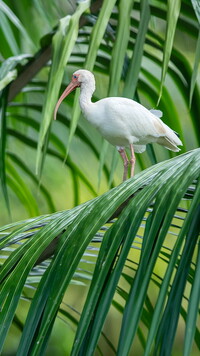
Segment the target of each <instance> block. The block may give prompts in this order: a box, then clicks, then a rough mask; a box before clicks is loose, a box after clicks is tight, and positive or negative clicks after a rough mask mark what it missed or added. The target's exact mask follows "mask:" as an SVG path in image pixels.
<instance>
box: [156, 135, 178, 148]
mask: <svg viewBox="0 0 200 356" xmlns="http://www.w3.org/2000/svg"><path fill="white" fill-rule="evenodd" d="M174 136H175V140H174V139H172V137H168V136H164V137H159V139H158V140H157V143H158V144H159V145H162V146H164V147H165V148H167V149H168V150H171V151H174V152H179V151H180V148H178V147H177V146H182V142H181V140H180V139H179V138H178V137H177V136H176V135H175V134H174Z"/></svg>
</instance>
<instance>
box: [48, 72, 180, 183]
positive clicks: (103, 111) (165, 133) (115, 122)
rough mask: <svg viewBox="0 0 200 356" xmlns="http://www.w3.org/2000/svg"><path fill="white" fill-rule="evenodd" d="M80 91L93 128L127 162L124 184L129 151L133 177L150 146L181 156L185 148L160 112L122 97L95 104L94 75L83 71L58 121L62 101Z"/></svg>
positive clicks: (74, 81) (76, 77)
mask: <svg viewBox="0 0 200 356" xmlns="http://www.w3.org/2000/svg"><path fill="white" fill-rule="evenodd" d="M76 87H80V99H79V102H80V107H81V110H82V112H83V114H84V116H85V117H86V119H87V120H88V121H89V122H91V124H92V125H94V126H95V127H96V129H97V130H98V131H99V132H100V133H101V135H102V136H103V137H104V138H105V139H106V140H107V141H108V142H110V143H111V144H112V145H114V146H116V147H117V149H118V151H119V153H120V154H121V156H122V159H123V161H124V175H123V180H125V179H126V177H127V169H128V164H129V161H128V158H127V156H126V153H125V147H130V149H131V160H130V163H131V176H133V175H134V165H135V155H134V151H135V152H136V153H142V152H144V151H145V149H146V144H148V143H152V142H156V143H158V144H160V145H162V146H164V147H166V148H167V149H169V150H171V151H174V152H178V151H179V150H180V149H179V148H178V147H177V146H179V145H182V142H181V140H180V139H179V138H178V137H177V135H176V134H175V133H174V131H173V130H172V129H170V127H168V126H167V125H166V124H164V123H163V122H162V120H161V119H160V117H161V116H162V112H161V111H160V110H148V109H146V108H145V107H144V106H143V105H141V104H139V103H137V102H136V101H134V100H131V99H127V98H122V97H109V98H105V99H102V100H99V101H97V102H96V103H92V101H91V98H92V94H93V92H94V91H95V79H94V75H93V74H92V73H91V72H89V71H88V70H83V69H80V70H78V71H76V72H75V73H74V74H73V76H72V81H71V83H70V84H69V85H68V87H67V88H66V89H65V91H64V93H63V94H62V95H61V97H60V99H59V100H58V102H57V105H56V108H55V112H54V118H56V113H57V110H58V107H59V105H60V104H61V102H62V100H63V99H64V98H65V97H66V96H67V95H68V94H69V93H70V92H71V91H72V90H74V89H75V88H76Z"/></svg>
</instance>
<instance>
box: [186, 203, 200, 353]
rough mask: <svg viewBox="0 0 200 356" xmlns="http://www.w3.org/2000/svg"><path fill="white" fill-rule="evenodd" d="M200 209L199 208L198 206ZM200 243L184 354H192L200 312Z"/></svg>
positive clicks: (190, 300)
mask: <svg viewBox="0 0 200 356" xmlns="http://www.w3.org/2000/svg"><path fill="white" fill-rule="evenodd" d="M198 209H199V208H198ZM199 274H200V245H199V248H198V255H197V263H196V271H195V275H194V281H193V284H192V290H191V295H190V299H189V305H188V314H187V320H186V329H185V339H184V354H183V355H184V356H189V355H191V348H192V342H193V339H194V333H195V327H196V321H197V317H198V313H199V310H198V309H199V301H200V278H199Z"/></svg>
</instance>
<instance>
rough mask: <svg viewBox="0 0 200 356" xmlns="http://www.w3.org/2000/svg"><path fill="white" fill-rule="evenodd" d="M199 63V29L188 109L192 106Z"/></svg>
mask: <svg viewBox="0 0 200 356" xmlns="http://www.w3.org/2000/svg"><path fill="white" fill-rule="evenodd" d="M199 62H200V28H199V35H198V39H197V46H196V52H195V61H194V68H193V71H192V77H191V85H190V99H189V106H190V107H191V104H192V96H193V92H194V87H195V84H196V80H197V76H198V68H199Z"/></svg>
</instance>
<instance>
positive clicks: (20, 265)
mask: <svg viewBox="0 0 200 356" xmlns="http://www.w3.org/2000/svg"><path fill="white" fill-rule="evenodd" d="M199 153H200V151H199V149H197V150H194V151H191V152H188V153H186V154H184V155H180V156H178V157H176V158H173V159H171V160H168V161H165V162H161V163H159V164H157V165H154V166H152V167H151V168H149V169H147V170H145V171H143V172H141V173H140V174H138V175H136V176H135V178H134V179H131V180H128V181H126V182H124V183H123V184H121V185H120V186H118V187H116V188H114V189H112V190H110V191H109V192H107V193H105V194H104V195H102V196H100V197H98V198H95V199H93V200H91V201H88V202H86V203H84V204H82V205H80V206H77V207H75V208H74V209H72V210H68V211H63V212H58V213H54V214H52V215H48V216H43V217H38V218H33V219H30V220H29V221H24V222H21V223H15V224H10V225H8V226H6V227H4V228H1V230H0V233H1V240H0V247H1V249H2V251H4V254H5V257H4V258H3V257H2V258H1V262H2V266H1V271H0V281H1V293H0V296H1V297H0V299H1V324H2V325H4V328H3V330H2V333H1V336H0V345H1V348H2V346H3V343H4V342H5V339H6V335H7V332H8V330H9V328H10V325H11V323H12V321H13V320H14V316H15V313H16V309H17V305H18V303H19V300H20V298H21V297H23V293H24V292H23V291H24V288H25V286H26V285H31V284H32V283H33V285H35V283H37V284H36V286H37V289H36V291H35V293H34V296H33V299H32V300H31V299H30V303H31V305H30V308H29V311H28V314H27V317H26V322H25V325H24V328H23V332H22V336H21V340H20V344H19V347H18V351H17V354H18V355H23V356H24V355H28V354H32V355H39V354H41V353H42V352H43V350H45V349H46V346H47V343H48V340H49V337H50V334H51V332H52V328H53V325H54V321H55V318H56V316H57V313H58V312H59V310H60V311H61V313H62V318H64V320H66V321H68V322H72V323H73V325H76V324H77V325H78V328H77V332H76V335H75V340H74V346H73V348H72V351H71V355H78V354H81V355H93V353H94V350H95V348H96V347H97V343H98V339H99V337H100V335H101V331H102V328H103V325H104V322H105V319H106V317H107V314H108V312H109V308H110V306H111V303H113V306H114V307H115V308H116V309H117V310H120V311H121V313H122V315H123V318H122V323H121V327H120V329H121V331H120V336H119V339H118V346H117V345H114V346H112V348H116V349H117V354H119V355H121V354H123V355H128V354H129V351H130V348H131V345H132V343H133V341H134V339H135V337H136V335H137V333H138V335H140V336H141V333H142V335H143V336H141V337H142V338H144V343H143V347H144V354H145V355H149V353H150V351H151V350H152V347H154V354H157V353H158V354H164V353H166V352H167V353H168V354H171V349H172V347H173V344H174V338H175V334H176V329H177V323H178V319H179V315H182V316H183V318H184V319H185V315H186V313H187V319H186V331H188V330H191V329H190V328H191V327H192V332H190V333H189V334H187V337H186V340H185V345H184V354H185V355H190V350H191V346H192V343H193V340H194V338H195V342H196V345H197V347H198V348H200V344H199V338H198V334H199V330H198V329H196V326H195V325H196V319H197V315H198V313H199V308H198V302H199V297H200V296H199V288H198V286H199V279H198V277H197V273H198V269H199V251H198V244H199V231H200V229H199V228H200V226H199V222H200V198H199V197H200V195H199V189H200V186H199V174H200V169H199V167H200V162H199V157H200V156H199ZM122 204H125V205H124V206H122ZM119 207H120V210H118V212H117V209H118V208H119ZM114 216H115V217H114ZM116 216H118V218H116ZM110 219H112V221H111V223H109V224H107V225H106V226H105V228H103V230H101V227H102V226H104V225H105V224H106V223H108V222H109V220H110ZM113 219H114V220H113ZM55 239H56V240H55ZM95 240H96V242H98V243H99V242H101V241H102V242H101V245H100V249H99V245H97V247H98V248H97V249H95ZM92 241H93V242H92ZM52 242H53V245H52ZM91 243H92V244H91ZM49 246H51V251H48V248H49ZM132 246H133V247H137V248H138V246H139V249H137V251H139V252H138V255H137V257H136V255H133V256H132V257H131V255H129V253H130V250H131V247H132ZM89 251H91V252H92V251H93V252H94V253H93V252H92V258H95V266H94V268H92V270H90V273H89V274H88V273H87V272H86V273H83V272H84V269H85V268H86V267H85V268H83V267H82V266H83V264H82V265H81V263H84V261H87V260H88V262H89V260H90V258H89V257H88V252H89ZM42 254H43V257H41V255H42ZM52 254H53V258H51V259H50V260H48V261H47V262H48V263H43V265H41V263H42V260H44V259H46V258H48V257H50V256H51V255H52ZM96 255H97V258H96ZM83 260H84V261H83ZM81 261H82V262H81ZM158 261H161V264H162V263H163V268H164V272H162V273H161V274H159V273H158V271H157V272H156V270H155V268H156V264H157V263H158ZM40 265H41V267H39V266H40ZM86 265H87V262H86ZM34 266H35V267H34ZM84 266H85V265H84ZM127 268H128V269H131V270H132V272H133V273H132V274H131V275H130V274H129V273H127ZM91 273H92V275H91ZM35 275H36V276H37V278H36V279H35ZM90 276H92V279H91V277H90ZM77 278H78V280H79V281H80V278H82V280H83V281H84V283H85V284H86V285H87V284H88V282H90V280H91V283H90V286H89V291H88V294H87V298H86V300H85V303H84V307H83V310H82V312H81V310H79V312H81V317H80V320H79V321H78V318H77V317H76V318H75V320H74V319H73V313H71V312H70V310H69V308H67V309H66V307H65V304H64V305H61V303H62V299H63V296H64V294H65V292H66V291H67V289H68V287H69V286H70V283H72V282H73V281H74V280H76V279H77ZM123 279H125V280H126V281H127V282H128V288H126V287H125V286H124V285H123V283H122V280H123ZM151 284H154V285H155V287H156V288H158V291H159V293H158V295H157V297H156V300H152V297H151V293H150V288H151ZM186 286H192V289H191V292H190V293H189V294H188V293H187V291H186V289H185V288H186ZM184 291H185V293H186V294H184ZM25 295H26V296H27V297H28V295H27V291H26V294H25ZM117 295H120V296H121V298H122V299H123V300H124V302H125V305H124V306H123V303H122V304H121V303H120V302H119V301H118V300H117V299H116V296H117ZM113 298H114V299H113ZM186 300H187V305H188V306H185V301H186ZM153 305H154V307H153ZM59 308H61V309H59ZM65 310H66V312H65ZM186 310H187V312H186ZM70 315H71V316H70ZM143 323H144V324H145V325H146V326H147V327H148V334H147V336H144V334H143V331H142V329H141V328H142V324H143ZM116 327H117V326H116ZM195 330H196V335H195ZM106 337H107V338H108V339H109V334H108V333H107V335H106ZM111 345H112V343H111Z"/></svg>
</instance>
